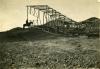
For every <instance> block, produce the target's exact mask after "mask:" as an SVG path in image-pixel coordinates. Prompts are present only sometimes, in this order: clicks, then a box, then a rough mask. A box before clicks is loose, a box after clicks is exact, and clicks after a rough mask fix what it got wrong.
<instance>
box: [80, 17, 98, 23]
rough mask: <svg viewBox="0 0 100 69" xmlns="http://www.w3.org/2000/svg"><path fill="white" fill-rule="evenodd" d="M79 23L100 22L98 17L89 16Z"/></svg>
mask: <svg viewBox="0 0 100 69" xmlns="http://www.w3.org/2000/svg"><path fill="white" fill-rule="evenodd" d="M80 23H83V24H84V23H99V24H100V19H99V18H96V17H91V18H89V19H86V20H84V21H82V22H80Z"/></svg>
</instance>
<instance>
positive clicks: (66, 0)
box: [0, 0, 100, 31]
mask: <svg viewBox="0 0 100 69" xmlns="http://www.w3.org/2000/svg"><path fill="white" fill-rule="evenodd" d="M44 4H45V5H49V6H50V7H53V8H54V9H56V10H58V11H59V12H61V13H62V14H64V15H66V16H67V17H69V18H71V19H73V20H75V21H83V20H85V19H88V18H90V17H98V18H100V8H99V7H100V0H0V31H6V30H9V29H12V28H14V27H22V26H23V24H24V23H25V21H26V5H44Z"/></svg>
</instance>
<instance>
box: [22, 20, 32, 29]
mask: <svg viewBox="0 0 100 69" xmlns="http://www.w3.org/2000/svg"><path fill="white" fill-rule="evenodd" d="M32 24H33V22H32V21H30V22H28V19H27V20H26V23H25V24H23V29H25V27H26V26H27V27H28V28H29V27H30V26H31V25H32Z"/></svg>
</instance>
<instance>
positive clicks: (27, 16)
mask: <svg viewBox="0 0 100 69" xmlns="http://www.w3.org/2000/svg"><path fill="white" fill-rule="evenodd" d="M27 20H28V6H27Z"/></svg>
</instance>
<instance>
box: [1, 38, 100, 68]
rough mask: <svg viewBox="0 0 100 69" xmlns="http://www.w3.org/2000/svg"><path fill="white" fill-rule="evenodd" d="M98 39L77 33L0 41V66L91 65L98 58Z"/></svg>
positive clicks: (72, 66)
mask: <svg viewBox="0 0 100 69" xmlns="http://www.w3.org/2000/svg"><path fill="white" fill-rule="evenodd" d="M44 38H45V37H44ZM99 40H100V39H98V38H91V39H88V38H87V37H85V36H80V37H66V38H65V37H58V38H55V39H45V40H36V41H18V42H6V43H5V42H2V43H0V69H14V68H15V69H73V68H78V67H82V68H87V67H89V68H94V67H96V65H97V63H98V62H100V43H99Z"/></svg>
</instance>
